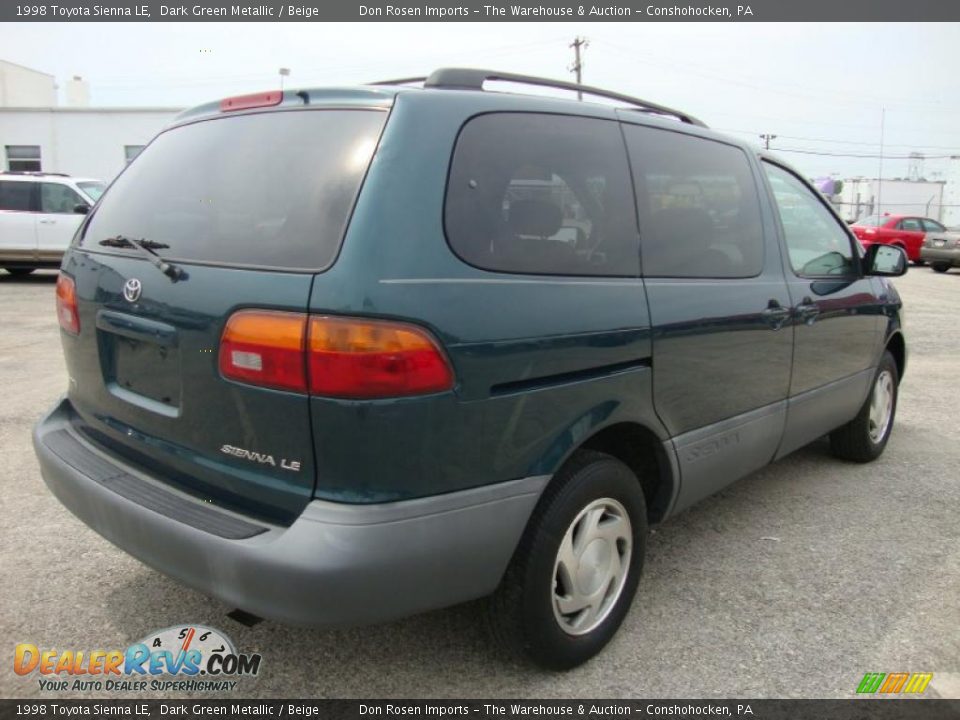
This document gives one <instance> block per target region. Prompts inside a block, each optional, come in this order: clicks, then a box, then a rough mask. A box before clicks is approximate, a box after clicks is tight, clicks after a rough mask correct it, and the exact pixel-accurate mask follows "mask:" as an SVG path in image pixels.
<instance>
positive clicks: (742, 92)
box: [0, 22, 960, 177]
mask: <svg viewBox="0 0 960 720" xmlns="http://www.w3.org/2000/svg"><path fill="white" fill-rule="evenodd" d="M576 35H583V36H585V37H586V38H588V40H589V42H590V45H589V47H588V48H587V49H586V51H585V56H584V82H586V83H589V84H593V85H599V86H602V87H606V88H610V89H615V90H618V91H620V92H624V93H627V94H632V95H636V96H639V97H643V98H646V99H649V100H652V101H655V102H658V103H661V104H666V105H671V106H674V107H677V108H682V109H683V110H685V111H687V112H689V113H692V114H694V115H696V116H698V117H700V118H701V119H702V120H704V121H705V122H706V123H707V124H708V125H710V126H711V127H714V128H718V129H722V130H726V131H728V132H731V133H732V134H736V135H738V136H740V137H744V138H747V139H753V140H757V135H758V134H759V133H774V134H776V135H777V136H778V137H777V139H776V140H774V141H773V144H772V148H773V149H780V150H783V151H784V152H783V157H785V158H787V159H788V160H789V161H791V162H792V163H793V164H794V165H796V166H797V167H798V168H800V169H801V170H802V171H803V172H804V173H805V174H807V175H808V176H819V175H828V174H832V173H837V174H839V175H841V176H843V177H849V176H856V175H864V176H871V177H876V175H877V172H878V170H879V166H880V160H879V159H878V158H875V157H866V158H862V157H845V156H846V155H868V156H873V155H878V154H879V151H880V138H881V116H882V114H883V112H882V111H883V109H884V108H886V112H885V115H884V117H885V123H884V138H885V145H884V154H885V155H889V156H906V155H908V154H909V153H910V152H911V151H918V152H923V153H925V154H926V155H927V156H928V159H927V160H926V161H925V164H924V171H925V174H926V175H927V176H928V177H931V176H933V177H936V173H937V172H942V171H943V169H944V166H945V163H946V161H945V160H944V159H942V158H937V157H934V156H944V155H950V154H954V155H960V55H958V49H960V24H948V23H941V24H932V23H931V24H922V23H919V24H903V23H898V24H883V23H863V24H839V23H838V24H823V23H821V24H752V23H742V24H741V23H724V22H718V23H676V24H668V23H649V24H642V23H622V24H618V23H611V24H600V23H582V24H580V23H483V24H481V23H460V24H454V23H433V24H430V23H424V24H412V23H304V24H293V23H264V24H259V23H231V24H227V23H223V24H220V23H192V24H191V23H182V24H179V23H178V24H172V23H155V24H135V23H103V24H90V23H77V24H69V23H54V24H50V23H36V24H32V23H24V24H0V58H3V59H6V60H10V61H12V62H16V63H20V64H22V65H27V66H29V67H32V68H36V69H38V70H42V71H44V72H47V73H51V74H53V75H56V77H57V80H58V83H60V84H61V86H62V85H63V84H64V82H65V81H66V80H67V79H68V78H69V77H70V76H72V75H82V76H83V77H84V78H85V79H86V80H88V81H89V82H90V85H91V90H92V103H93V104H94V105H151V106H171V107H183V106H189V105H192V104H196V103H199V102H204V101H207V100H210V99H215V98H219V97H223V96H226V95H232V94H238V93H243V92H251V91H254V90H261V89H266V88H272V87H276V86H277V85H278V82H279V78H278V72H277V71H278V68H280V67H288V68H290V69H291V76H290V77H289V78H288V79H287V82H288V87H298V86H322V85H341V84H356V83H362V82H365V81H371V80H378V79H385V78H391V77H397V76H408V75H423V74H428V73H429V72H430V71H431V70H433V69H434V68H437V67H442V66H458V65H466V66H473V67H491V68H496V69H499V70H508V71H512V72H520V73H526V74H534V75H544V76H550V77H557V78H570V77H571V76H570V73H569V72H568V71H567V68H568V66H569V65H570V63H571V62H572V59H573V51H572V50H571V49H570V47H569V43H570V41H571V40H572V39H573V38H574V36H576ZM787 149H801V150H807V151H809V152H815V153H829V154H831V155H824V154H800V153H793V152H785V151H786V150H787ZM906 174H907V161H906V160H902V159H893V158H892V157H891V158H890V159H887V160H884V162H883V175H884V177H900V176H906Z"/></svg>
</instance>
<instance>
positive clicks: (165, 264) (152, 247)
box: [100, 235, 187, 282]
mask: <svg viewBox="0 0 960 720" xmlns="http://www.w3.org/2000/svg"><path fill="white" fill-rule="evenodd" d="M100 244H101V245H104V246H105V247H132V248H134V249H136V250H139V251H140V252H141V253H143V254H144V256H146V258H147V259H148V260H149V261H150V263H151V264H152V265H153V266H155V267H156V268H157V270H159V271H160V272H162V273H163V274H164V275H166V276H167V277H168V278H170V280H172V281H173V282H177V280H183V279H185V278H186V277H187V273H186V272H185V271H184V270H183V268H181V267H180V266H179V265H174V264H173V263H172V262H169V261H167V260H164V259H163V258H162V257H161V256H160V255H159V254H158V253H157V250H160V249H163V248H168V247H170V246H169V245H167V244H165V243H161V242H155V241H153V240H147V239H142V240H135V239H134V238H129V237H126V236H125V235H117V236H116V237H112V238H107V239H106V240H101V241H100Z"/></svg>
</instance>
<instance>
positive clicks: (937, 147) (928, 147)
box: [714, 127, 960, 153]
mask: <svg viewBox="0 0 960 720" xmlns="http://www.w3.org/2000/svg"><path fill="white" fill-rule="evenodd" d="M714 130H718V131H720V132H728V133H735V134H737V135H762V133H758V132H757V131H756V130H736V129H734V128H721V127H715V128H714ZM775 137H779V138H781V139H784V140H802V141H804V142H821V143H830V144H834V145H859V146H863V147H880V143H878V142H864V141H862V140H833V139H831V138H824V137H809V136H806V135H776V136H775ZM884 147H901V148H910V149H911V150H917V149H919V150H953V151H955V152H957V153H960V146H955V145H919V144H917V143H885V144H884Z"/></svg>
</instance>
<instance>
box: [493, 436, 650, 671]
mask: <svg viewBox="0 0 960 720" xmlns="http://www.w3.org/2000/svg"><path fill="white" fill-rule="evenodd" d="M646 535H647V509H646V503H645V502H644V497H643V492H642V490H641V487H640V482H639V480H638V479H637V477H636V475H634V474H633V472H632V471H631V470H630V468H628V467H627V466H626V465H624V464H623V463H622V462H620V461H619V460H617V459H615V458H613V457H611V456H609V455H606V454H603V453H598V452H593V451H584V452H580V453H578V454H577V455H576V456H574V457H573V458H572V459H571V460H570V462H569V463H568V464H567V465H566V466H565V467H564V468H563V469H562V470H561V471H560V473H559V474H558V475H557V477H556V478H555V479H554V480H553V482H552V483H551V484H550V486H549V487H548V488H547V490H546V491H545V492H544V496H543V497H542V498H541V499H540V503H539V504H538V505H537V508H536V510H535V511H534V514H533V516H532V517H531V519H530V523H529V525H528V526H527V529H526V531H525V533H524V536H523V539H522V540H521V541H520V545H519V547H518V548H517V551H516V553H515V554H514V557H513V559H512V561H511V563H510V566H509V568H508V569H507V572H506V574H505V575H504V578H503V581H502V583H501V585H500V588H499V589H498V590H497V592H496V593H495V594H494V596H493V597H492V598H491V599H490V603H489V617H490V624H491V629H492V631H493V634H494V635H495V637H496V638H497V639H498V640H499V641H500V643H501V644H502V645H504V646H505V647H507V648H508V649H509V650H511V651H513V652H515V653H519V654H521V655H524V656H526V657H527V658H529V659H531V660H533V661H534V662H535V663H537V664H538V665H541V666H543V667H546V668H550V669H552V670H566V669H569V668H572V667H575V666H577V665H580V664H581V663H583V662H586V661H587V660H589V659H590V658H591V657H593V656H594V655H596V654H597V653H598V652H600V650H602V649H603V647H604V646H605V645H606V644H607V643H608V642H609V641H610V639H611V638H612V637H613V635H614V634H615V633H616V631H617V629H618V628H619V627H620V624H621V623H622V622H623V618H624V617H625V616H626V614H627V611H628V610H629V609H630V604H631V602H632V600H633V597H634V595H635V594H636V590H637V583H638V582H639V579H640V573H641V570H642V568H643V554H644V546H645V543H646Z"/></svg>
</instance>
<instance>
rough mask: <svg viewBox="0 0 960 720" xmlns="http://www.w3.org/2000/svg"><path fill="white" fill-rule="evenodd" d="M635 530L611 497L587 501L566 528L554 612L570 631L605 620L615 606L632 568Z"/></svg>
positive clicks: (583, 629) (579, 632) (555, 578)
mask: <svg viewBox="0 0 960 720" xmlns="http://www.w3.org/2000/svg"><path fill="white" fill-rule="evenodd" d="M631 552H633V530H632V528H631V526H630V516H629V515H627V511H626V509H625V508H624V507H623V505H621V504H620V503H619V502H617V501H616V500H613V499H612V498H601V499H599V500H594V501H593V502H592V503H590V504H589V505H587V506H586V507H585V508H584V509H583V510H581V511H580V514H579V515H577V517H576V518H575V519H574V521H573V522H572V523H571V524H570V527H568V528H567V532H566V533H565V534H564V536H563V541H562V542H561V543H560V549H559V550H558V551H557V561H556V563H555V564H554V570H553V615H554V617H555V618H556V619H557V622H558V623H560V627H561V628H562V629H563V631H564V632H566V633H568V634H569V635H583V634H584V633H588V632H590V631H591V630H593V629H594V628H595V627H597V626H598V625H599V624H600V623H602V622H603V621H604V620H605V619H606V618H607V615H609V614H610V611H611V610H612V609H613V606H614V605H616V603H617V599H618V598H619V597H620V593H621V592H622V591H623V586H624V584H625V583H626V580H627V573H628V571H629V569H630V554H631Z"/></svg>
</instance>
